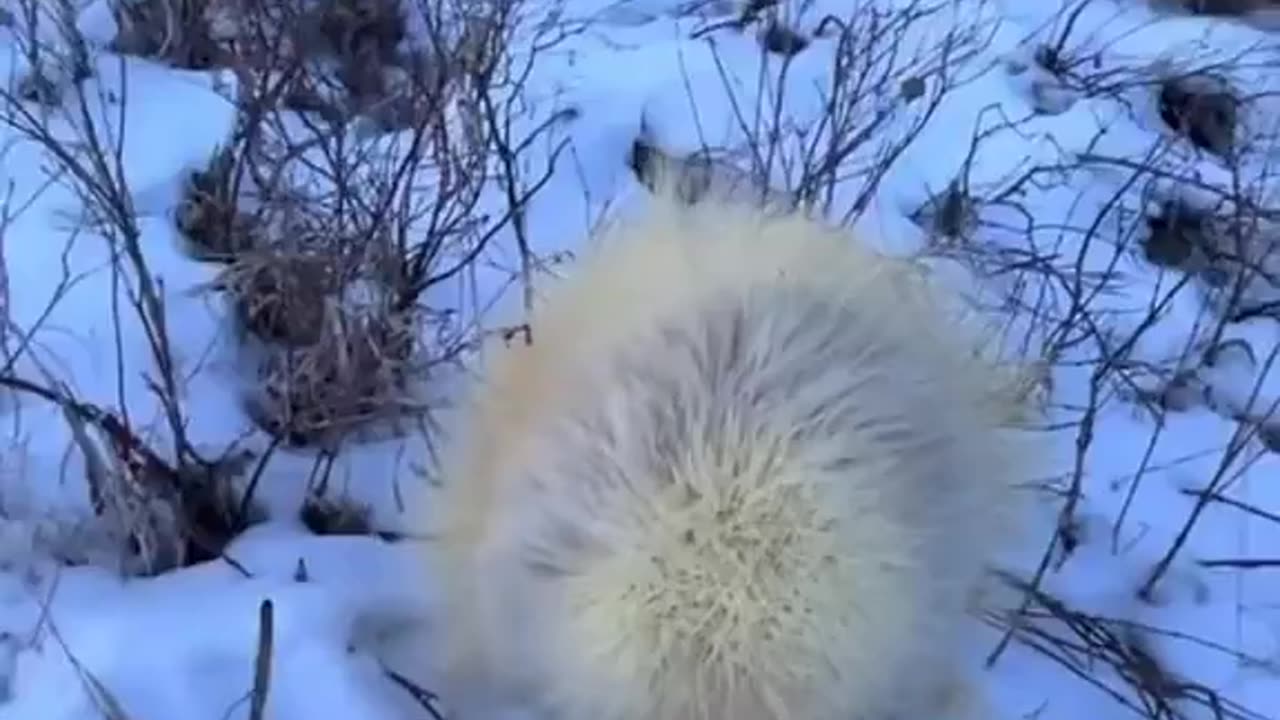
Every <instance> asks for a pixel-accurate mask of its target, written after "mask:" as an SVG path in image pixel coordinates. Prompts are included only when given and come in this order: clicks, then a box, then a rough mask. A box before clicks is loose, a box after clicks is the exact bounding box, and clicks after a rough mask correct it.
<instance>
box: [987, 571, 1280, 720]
mask: <svg viewBox="0 0 1280 720" xmlns="http://www.w3.org/2000/svg"><path fill="white" fill-rule="evenodd" d="M1003 578H1004V580H1005V582H1007V583H1009V584H1010V585H1011V586H1013V587H1015V588H1017V589H1018V590H1020V591H1021V592H1023V593H1025V594H1026V595H1027V597H1028V598H1029V599H1030V603H1029V604H1028V605H1027V606H1025V607H1023V608H1021V609H1019V610H1015V611H1001V610H996V609H988V610H985V611H984V612H983V613H982V619H983V620H984V621H985V622H986V623H988V624H989V625H991V626H992V627H995V628H998V629H1000V630H1003V631H1006V632H1009V633H1011V634H1012V635H1013V636H1014V637H1016V638H1017V641H1018V642H1019V643H1020V644H1022V645H1023V646H1025V647H1027V648H1029V649H1030V650H1032V651H1033V652H1035V653H1037V654H1039V655H1041V656H1043V657H1045V658H1047V659H1049V660H1050V661H1052V662H1053V663H1055V664H1056V665H1058V666H1060V667H1062V668H1063V669H1064V670H1066V671H1067V672H1068V673H1070V674H1071V675H1074V676H1075V677H1077V678H1079V679H1080V680H1081V681H1082V682H1084V683H1085V684H1087V685H1090V686H1092V687H1094V688H1095V689H1097V690H1098V691H1099V692H1102V693H1105V694H1106V695H1108V696H1110V697H1111V698H1112V699H1114V700H1115V701H1116V702H1118V703H1119V704H1121V705H1122V706H1124V707H1126V708H1128V709H1129V710H1131V711H1133V712H1134V713H1135V714H1136V715H1138V716H1139V717H1145V718H1152V719H1153V720H1183V719H1184V718H1188V717H1194V716H1195V715H1190V714H1189V712H1188V711H1189V710H1190V708H1193V707H1198V708H1200V709H1203V710H1205V711H1207V712H1209V713H1210V714H1211V715H1212V716H1213V717H1216V718H1223V719H1224V720H1266V716H1265V715H1263V714H1261V713H1259V712H1257V711H1254V710H1252V709H1250V708H1247V707H1244V706H1242V705H1240V704H1238V703H1235V702H1232V701H1231V699H1230V698H1227V697H1224V696H1222V695H1221V694H1220V693H1219V692H1218V691H1216V690H1214V689H1212V688H1210V687H1207V686H1205V685H1203V684H1201V683H1198V682H1196V681H1195V680H1194V679H1193V678H1186V677H1180V676H1179V675H1177V674H1176V673H1174V672H1172V671H1170V670H1169V669H1168V668H1167V667H1166V666H1165V663H1164V662H1163V661H1162V660H1161V658H1160V656H1159V654H1157V653H1156V652H1155V651H1154V649H1153V647H1152V640H1153V639H1155V638H1163V639H1172V640H1176V641H1180V642H1185V643H1190V644H1194V645H1197V646H1199V647H1201V648H1205V649H1208V650H1211V651H1215V652H1218V653H1221V654H1223V655H1225V656H1228V657H1233V658H1235V659H1236V660H1238V661H1240V662H1242V663H1244V664H1247V665H1250V666H1254V667H1271V668H1272V669H1273V670H1280V668H1276V667H1275V663H1274V662H1271V661H1268V660H1266V659H1263V658H1255V657H1248V656H1244V655H1241V654H1240V653H1238V652H1236V651H1233V650H1231V649H1230V648H1227V647H1223V646H1220V645H1217V644H1215V643H1213V642H1210V641H1208V640H1204V639H1201V638H1198V637H1196V636H1195V635H1192V634H1189V633H1186V632H1182V631H1178V630H1168V629H1164V628H1159V627H1153V626H1150V625H1144V624H1141V623H1136V622H1132V621H1127V620H1120V619H1114V618H1108V617H1103V616H1100V615H1096V614H1092V613H1088V612H1084V611H1082V610H1078V609H1075V608H1073V607H1071V606H1070V605H1069V604H1067V603H1065V602H1063V601H1062V600H1060V599H1058V598H1056V597H1054V596H1052V595H1050V594H1049V593H1046V592H1044V591H1043V590H1040V589H1038V588H1037V587H1035V586H1033V585H1031V584H1028V583H1026V582H1025V581H1022V580H1021V579H1018V578H1016V577H1014V576H1011V575H1004V576H1003Z"/></svg>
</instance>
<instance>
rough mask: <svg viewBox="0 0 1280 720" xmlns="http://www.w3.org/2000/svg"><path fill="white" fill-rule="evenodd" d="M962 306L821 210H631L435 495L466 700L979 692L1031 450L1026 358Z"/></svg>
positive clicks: (817, 708)
mask: <svg viewBox="0 0 1280 720" xmlns="http://www.w3.org/2000/svg"><path fill="white" fill-rule="evenodd" d="M941 308H942V303H941V301H940V297H939V296H936V294H935V293H934V291H933V290H931V289H930V288H929V287H928V286H927V285H926V284H925V282H924V280H923V279H922V277H921V275H920V274H919V273H917V272H916V270H915V269H914V267H913V266H909V265H908V264H906V263H905V262H902V261H897V260H891V259H888V258H885V257H882V256H879V255H877V254H875V253H873V252H871V251H869V250H866V249H860V248H859V246H858V245H857V244H856V243H855V242H854V241H853V240H852V239H851V238H849V237H847V236H845V235H843V234H841V233H839V232H837V231H835V230H831V229H827V228H825V227H823V226H821V225H819V224H817V223H815V222H810V221H808V220H805V219H802V218H799V217H795V216H787V217H772V218H766V217H764V216H762V215H759V214H757V213H754V212H752V211H750V210H746V209H736V208H731V207H728V206H726V205H723V204H719V205H717V204H710V203H705V204H702V205H699V206H696V207H694V208H684V207H677V206H676V205H675V204H674V203H666V202H658V203H657V204H656V206H655V207H653V208H651V209H650V211H649V212H648V214H647V215H645V216H642V217H639V218H630V219H627V220H625V221H624V222H622V223H620V224H619V225H618V226H616V227H614V228H613V229H612V230H610V231H609V232H607V233H605V235H604V237H603V238H602V240H601V241H600V242H599V244H598V245H597V246H596V247H594V248H593V250H592V252H591V253H589V255H588V256H587V257H586V258H584V259H582V260H580V261H579V263H578V264H577V265H576V266H575V267H574V269H573V270H572V273H571V275H570V277H569V278H568V279H567V280H564V281H562V282H559V283H557V285H556V286H555V287H554V288H553V289H552V290H551V291H550V292H549V293H548V294H547V295H546V297H545V298H544V299H543V300H542V301H541V302H540V304H539V305H538V306H537V308H536V309H535V312H534V314H533V318H532V322H531V325H532V329H533V343H532V344H531V345H525V344H523V343H519V342H517V343H515V344H513V345H512V346H510V347H508V348H507V349H504V350H501V351H500V352H499V353H498V354H497V356H496V357H493V358H490V363H489V365H488V367H487V372H486V377H485V381H484V383H483V384H482V385H481V387H479V388H478V389H477V391H476V394H475V397H474V398H473V402H472V404H471V406H470V408H469V411H468V416H467V418H466V421H465V422H464V423H463V425H462V427H461V435H460V436H459V437H457V438H455V441H456V445H455V446H454V449H453V454H452V457H451V461H450V462H449V463H448V464H447V470H448V472H447V473H446V475H445V477H446V488H445V490H444V491H443V493H442V494H441V495H439V496H436V498H435V499H434V500H433V506H434V507H435V508H437V509H438V512H440V513H441V515H440V518H439V519H440V521H441V523H442V524H441V525H439V526H438V527H440V528H441V530H442V535H441V538H442V539H441V542H440V544H439V547H438V548H437V550H438V551H439V552H440V558H441V561H442V562H443V566H444V568H445V570H446V574H445V576H444V577H443V579H442V580H441V582H442V584H443V585H444V587H443V592H444V594H445V602H444V614H443V617H442V622H441V631H442V632H443V633H444V645H445V653H444V659H445V666H446V667H445V673H444V677H443V681H444V683H445V685H444V689H443V691H444V696H445V699H446V701H447V702H450V703H451V704H452V705H453V706H454V707H455V709H456V711H457V712H456V717H457V718H458V720H487V719H488V718H492V717H495V716H496V714H497V713H499V711H500V710H501V709H502V708H510V707H514V706H520V705H524V706H528V707H531V708H535V713H536V715H537V716H538V717H540V718H546V719H549V720H730V719H732V720H888V719H889V718H893V719H897V720H909V719H914V718H922V717H925V716H926V714H927V713H932V711H935V710H939V709H942V708H946V709H949V710H957V709H958V708H960V707H961V706H962V704H963V703H962V700H960V699H958V696H956V695H955V693H956V692H957V691H959V690H962V689H963V687H964V684H963V682H962V681H960V680H958V678H959V677H960V675H959V670H958V668H959V667H960V664H961V662H960V660H961V658H960V655H959V653H960V651H959V649H958V646H959V645H960V643H959V641H958V633H959V628H960V627H961V625H962V624H963V623H964V618H963V615H964V612H965V603H966V599H967V597H968V595H969V593H970V591H971V590H972V589H973V588H974V586H975V583H976V581H977V580H978V579H979V576H980V574H981V572H982V570H983V566H984V561H985V560H986V559H987V558H988V555H989V553H990V552H992V551H993V550H995V549H997V548H1000V547H1001V546H1002V545H1003V544H1005V543H1008V542H1009V541H1010V538H1011V533H1013V532H1014V531H1015V529H1016V526H1017V524H1016V522H1014V518H1015V516H1016V514H1017V513H1016V511H1015V508H1016V505H1017V502H1016V495H1017V491H1015V490H1014V484H1015V482H1016V481H1018V480H1020V479H1023V478H1025V475H1024V473H1023V470H1024V468H1025V467H1026V463H1025V462H1024V456H1025V448H1023V449H1021V450H1020V449H1019V445H1018V444H1016V443H1015V441H1014V440H1013V439H1012V438H1011V437H1009V436H1008V433H1009V431H1008V430H1007V429H1006V428H1005V427H1004V426H1005V425H1007V423H1008V421H1009V420H1010V418H1011V417H1014V416H1016V415H1018V414H1019V412H1020V408H1019V407H1018V402H1019V401H1018V399H1017V397H1016V393H1012V392H1010V390H1009V388H1010V384H1009V382H1008V379H1009V376H1008V375H1007V374H1006V373H1004V372H1002V371H1001V370H999V369H997V368H995V367H994V366H992V365H991V364H989V363H988V362H985V361H983V360H981V359H979V358H978V357H977V356H976V355H975V352H974V347H975V344H976V343H977V342H979V341H980V337H979V336H976V335H973V334H971V333H969V332H967V331H964V330H963V329H962V326H960V325H957V324H956V323H954V322H952V321H951V320H949V319H948V318H947V316H946V313H944V312H943V311H942V309H941ZM973 707H974V708H976V707H978V706H977V705H975V706H973ZM974 712H977V711H976V710H974Z"/></svg>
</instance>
